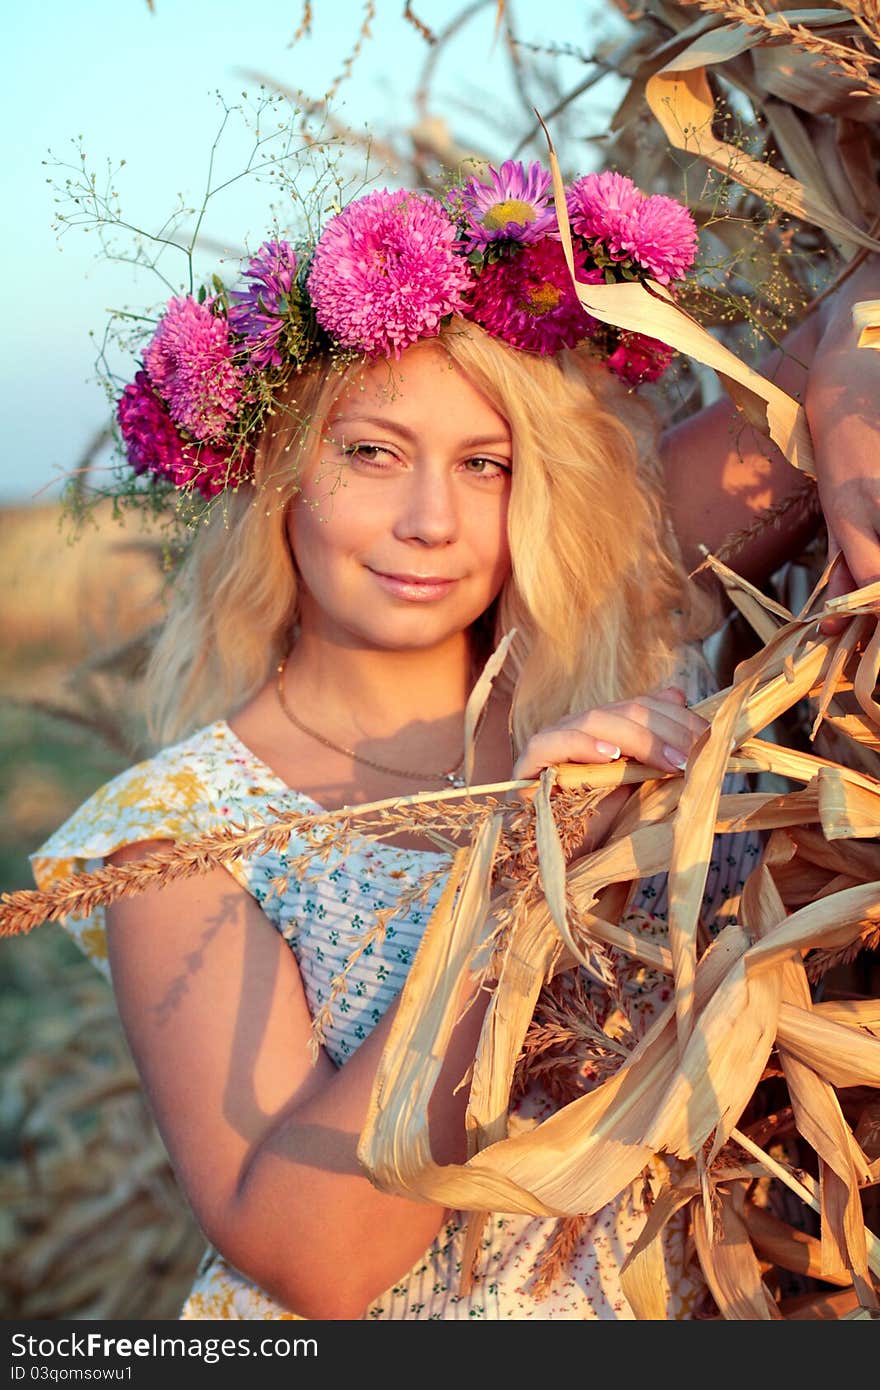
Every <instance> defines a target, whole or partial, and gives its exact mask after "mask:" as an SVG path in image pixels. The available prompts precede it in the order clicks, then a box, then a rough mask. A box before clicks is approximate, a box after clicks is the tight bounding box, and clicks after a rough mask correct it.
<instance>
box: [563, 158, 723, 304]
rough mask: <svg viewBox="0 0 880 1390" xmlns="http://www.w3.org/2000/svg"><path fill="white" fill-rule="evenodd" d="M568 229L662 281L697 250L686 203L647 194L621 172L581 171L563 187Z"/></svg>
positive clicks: (677, 274) (682, 268) (681, 271)
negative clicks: (633, 262)
mask: <svg viewBox="0 0 880 1390" xmlns="http://www.w3.org/2000/svg"><path fill="white" fill-rule="evenodd" d="M566 204H567V206H568V215H569V218H570V220H571V229H572V231H573V232H574V233H575V235H576V236H581V237H584V238H585V240H588V241H601V242H602V244H603V245H604V246H605V248H606V250H607V251H608V253H609V254H610V255H611V256H613V257H614V258H615V259H616V260H631V261H635V262H636V263H637V264H638V265H640V266H641V267H642V268H643V269H644V270H647V271H648V273H649V274H650V275H652V276H653V277H654V279H655V280H657V281H658V282H659V283H660V284H661V285H666V284H668V283H669V281H670V280H680V279H681V278H682V277H683V276H684V275H685V274H686V273H687V271H688V270H690V268H691V266H692V265H693V262H694V257H695V256H696V253H697V228H696V223H695V222H694V219H693V217H692V216H691V214H690V213H689V212H688V210H687V208H686V207H685V206H684V205H683V204H682V203H678V202H676V200H675V199H674V198H667V197H666V195H665V194H663V193H652V194H651V196H650V197H648V196H647V195H646V194H644V193H643V192H642V191H641V189H640V188H637V187H636V185H635V184H634V183H633V181H632V179H628V178H627V177H626V176H625V175H624V174H615V173H613V172H611V171H610V170H606V171H605V172H604V173H601V174H585V175H584V177H583V178H582V179H577V180H576V181H575V182H574V183H573V184H572V185H571V187H570V188H569V189H568V190H567V193H566Z"/></svg>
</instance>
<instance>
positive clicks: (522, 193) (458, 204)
mask: <svg viewBox="0 0 880 1390" xmlns="http://www.w3.org/2000/svg"><path fill="white" fill-rule="evenodd" d="M488 176H489V183H483V182H482V181H481V180H480V179H478V178H472V179H469V180H468V182H467V183H466V184H465V185H464V187H463V188H462V189H460V190H459V191H458V193H456V194H455V195H453V199H452V205H453V207H454V209H455V215H456V216H457V217H460V218H462V219H463V221H464V223H465V226H464V235H463V241H462V245H463V246H464V249H465V251H481V250H482V249H483V248H484V247H486V246H489V245H490V244H491V243H492V242H498V241H508V242H510V241H514V242H522V243H524V244H526V245H529V244H531V243H533V242H535V241H538V240H540V238H541V237H542V236H545V235H546V233H547V232H549V231H552V230H553V229H554V228H555V226H556V212H555V210H554V207H553V191H552V179H551V177H550V175H549V174H548V173H547V171H546V170H545V169H542V168H541V166H540V164H539V163H538V162H537V161H535V162H533V163H532V164H530V165H529V167H528V169H526V167H525V165H524V164H522V163H521V162H520V161H519V160H518V159H506V160H505V161H504V163H503V164H502V165H501V168H500V169H495V168H494V167H493V166H492V165H490V166H489V170H488Z"/></svg>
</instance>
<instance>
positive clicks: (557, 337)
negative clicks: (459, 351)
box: [468, 237, 604, 354]
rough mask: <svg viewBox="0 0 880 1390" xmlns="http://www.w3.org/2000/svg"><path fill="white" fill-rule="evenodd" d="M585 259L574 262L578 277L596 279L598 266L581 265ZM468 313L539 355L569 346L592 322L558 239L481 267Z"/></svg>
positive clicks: (591, 281)
mask: <svg viewBox="0 0 880 1390" xmlns="http://www.w3.org/2000/svg"><path fill="white" fill-rule="evenodd" d="M585 259H586V253H583V254H582V255H581V257H580V258H579V259H578V260H576V263H575V268H576V271H577V277H578V279H579V280H583V281H586V282H587V283H588V284H595V283H596V282H597V281H600V280H602V279H603V278H604V277H603V275H602V272H601V271H600V270H586V269H585V268H584V264H583V262H584V261H585ZM468 316H469V317H470V318H473V319H475V320H476V322H477V323H479V324H481V325H482V327H483V328H485V329H486V332H487V333H491V334H492V336H493V337H495V338H502V339H503V340H504V342H506V343H510V344H511V346H512V347H515V348H521V349H522V350H523V351H525V352H539V353H542V354H546V353H551V352H558V350H559V349H560V348H563V347H573V346H574V344H575V343H578V342H580V340H581V339H582V338H586V337H589V335H590V334H591V332H592V330H593V328H594V326H595V319H593V318H591V317H590V315H589V314H588V313H587V312H586V310H584V309H583V308H582V307H581V304H580V301H579V299H578V297H577V294H576V293H575V289H574V286H573V284H572V282H571V276H570V275H569V273H568V266H567V265H566V263H565V255H564V253H563V250H562V245H561V243H560V242H558V241H555V240H552V239H551V238H548V237H545V238H544V240H543V241H538V242H536V243H535V244H534V246H524V247H523V248H522V249H521V250H520V251H518V252H517V253H516V254H515V255H512V256H505V258H504V259H503V260H500V261H494V262H490V263H489V264H487V265H485V266H484V267H483V269H482V271H481V272H480V275H479V277H478V278H477V280H476V282H475V285H474V289H473V293H472V296H471V306H470V308H469V309H468Z"/></svg>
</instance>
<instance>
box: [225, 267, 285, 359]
mask: <svg viewBox="0 0 880 1390" xmlns="http://www.w3.org/2000/svg"><path fill="white" fill-rule="evenodd" d="M296 264H297V263H296V252H295V251H294V249H293V247H292V246H291V245H290V243H289V242H287V241H265V242H263V245H262V246H261V247H260V248H259V250H258V251H257V253H256V255H255V256H254V257H253V258H252V260H251V261H250V262H249V264H248V267H247V270H245V272H244V278H245V280H249V281H250V284H249V286H248V288H247V289H246V290H233V291H232V293H231V294H230V296H229V327H230V328H231V329H232V331H233V333H240V334H241V336H242V337H243V338H246V339H247V340H248V344H247V346H248V358H249V364H248V365H249V366H250V367H251V368H253V369H256V370H257V371H263V370H264V369H265V368H266V367H280V366H281V365H282V362H283V360H284V358H283V355H282V352H281V347H280V340H281V338H282V334H283V333H284V329H285V327H287V325H288V322H289V320H290V319H291V318H293V320H294V325H296V324H297V323H298V321H299V319H300V317H301V309H300V304H299V295H298V293H297V291H296Z"/></svg>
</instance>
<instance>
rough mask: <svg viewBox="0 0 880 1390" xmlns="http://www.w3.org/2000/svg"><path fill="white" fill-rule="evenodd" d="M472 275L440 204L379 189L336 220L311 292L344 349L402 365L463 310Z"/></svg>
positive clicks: (321, 248)
mask: <svg viewBox="0 0 880 1390" xmlns="http://www.w3.org/2000/svg"><path fill="white" fill-rule="evenodd" d="M470 278H471V277H470V268H469V266H468V264H467V261H466V260H465V258H464V257H463V256H461V255H460V254H459V253H458V252H457V251H456V228H455V225H454V223H453V222H452V220H451V219H450V217H449V216H448V215H447V213H446V212H445V210H444V209H443V207H442V205H441V204H440V203H438V202H437V200H436V199H434V198H430V197H428V196H426V195H424V194H420V193H408V192H406V191H404V190H401V191H399V192H396V193H391V192H389V191H388V189H379V190H377V191H376V192H375V193H368V194H367V195H366V197H364V198H357V199H356V200H355V201H354V202H352V203H349V205H348V207H346V208H344V209H343V210H342V212H340V213H337V214H336V216H335V217H331V219H330V221H329V222H328V223H327V225H326V227H325V228H324V230H323V232H322V233H321V236H320V238H319V240H318V244H317V246H316V247H315V254H314V258H313V261H312V266H311V269H310V271H309V276H308V289H309V295H310V296H311V300H312V305H313V307H314V310H315V317H316V318H317V321H318V323H319V324H320V326H321V327H322V328H323V329H324V331H325V332H326V333H328V334H329V335H330V337H331V338H333V339H335V341H336V342H337V343H339V345H340V346H341V347H344V348H350V349H353V350H354V351H356V352H362V353H365V354H366V355H367V356H368V357H399V356H400V354H401V352H402V351H403V349H404V348H406V347H409V345H410V344H411V343H414V342H416V340H417V339H419V338H429V337H434V336H435V335H436V334H437V333H438V332H439V331H440V326H441V322H442V320H443V319H444V318H445V317H446V316H447V315H448V314H453V313H459V312H461V311H462V309H463V308H464V304H465V294H466V292H467V290H468V288H469V286H470Z"/></svg>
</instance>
